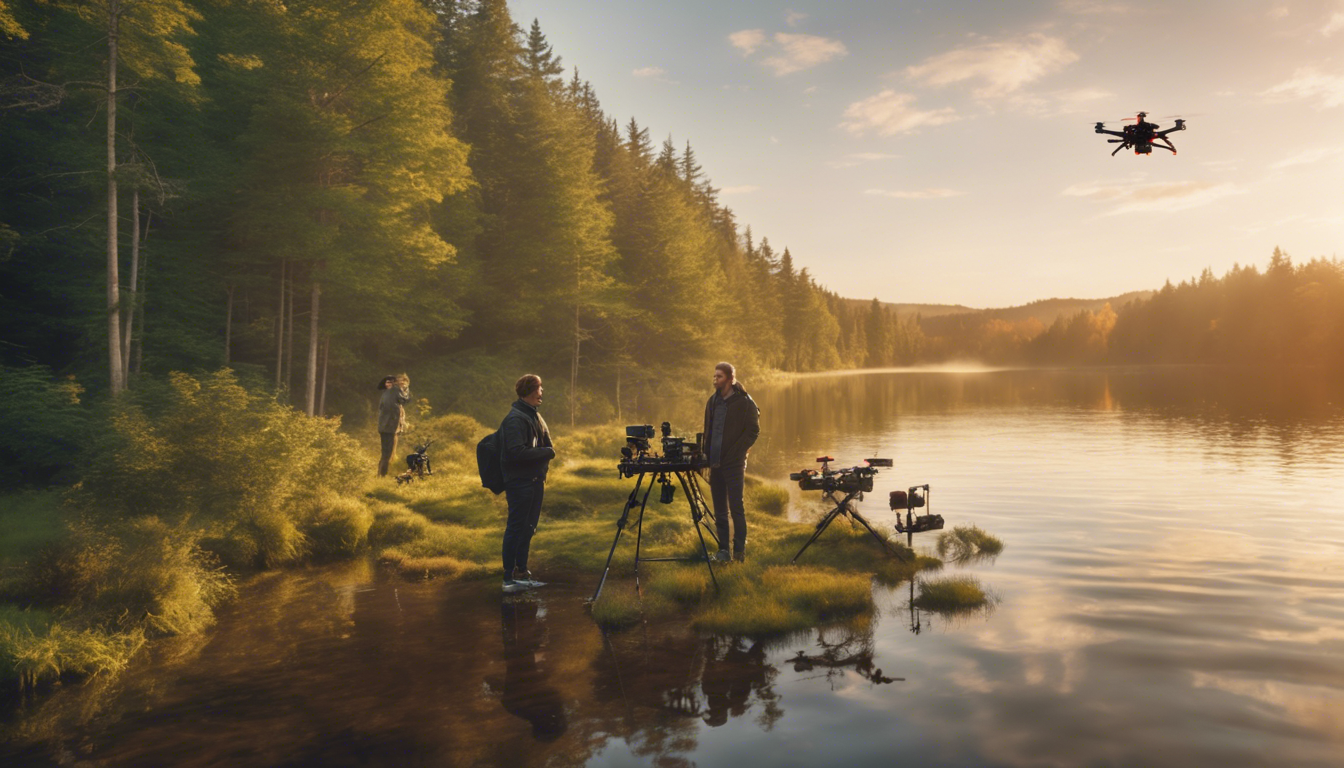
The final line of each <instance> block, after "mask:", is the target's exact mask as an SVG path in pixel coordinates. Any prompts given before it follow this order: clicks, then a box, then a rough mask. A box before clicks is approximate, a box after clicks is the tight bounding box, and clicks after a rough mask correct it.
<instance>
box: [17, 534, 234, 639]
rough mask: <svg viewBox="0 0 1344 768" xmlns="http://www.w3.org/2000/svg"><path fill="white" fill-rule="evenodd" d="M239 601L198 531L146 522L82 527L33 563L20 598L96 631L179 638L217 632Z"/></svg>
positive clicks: (21, 585) (19, 594)
mask: <svg viewBox="0 0 1344 768" xmlns="http://www.w3.org/2000/svg"><path fill="white" fill-rule="evenodd" d="M232 594H233V583H232V581H231V580H230V579H229V578H228V576H227V575H225V573H224V572H223V570H222V569H221V568H220V567H219V566H218V565H217V564H216V560H215V558H214V557H212V556H211V555H210V554H208V553H206V552H204V551H202V549H201V548H200V547H199V546H198V545H197V543H196V536H195V533H194V532H193V531H191V530H190V529H188V528H184V527H180V526H179V527H176V528H174V527H171V526H169V525H167V524H166V523H164V522H163V521H162V520H160V519H158V518H156V517H149V516H146V517H137V518H132V519H130V520H126V521H122V522H118V523H116V524H114V525H109V526H103V527H99V526H96V525H94V524H92V523H90V522H88V521H81V522H80V523H78V524H76V525H75V526H74V527H73V528H72V531H71V535H70V536H69V537H68V538H67V539H65V540H63V541H62V542H60V543H59V544H58V545H56V546H52V547H48V548H46V549H44V550H43V551H42V552H41V553H39V554H38V556H36V557H34V558H33V559H32V560H30V561H29V562H28V563H27V565H26V568H25V573H24V577H23V578H22V579H21V580H20V582H19V588H18V590H17V595H15V597H18V598H20V599H24V601H25V602H28V603H29V604H35V605H40V606H47V607H51V608H59V609H61V610H62V611H64V612H65V613H66V614H67V615H69V616H78V617H79V618H80V620H81V621H83V622H85V623H88V624H89V625H92V626H103V627H111V628H121V629H127V630H140V629H143V630H144V631H146V632H148V633H149V634H154V635H178V634H189V633H192V632H196V631H198V630H200V629H203V628H204V627H207V626H209V625H210V624H211V623H212V622H213V621H214V614H213V610H212V609H213V608H214V607H215V606H216V605H218V604H219V603H221V602H222V601H223V600H224V599H226V598H227V597H229V596H230V595H232ZM25 598H26V599H25Z"/></svg>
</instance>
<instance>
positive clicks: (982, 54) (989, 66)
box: [905, 32, 1078, 98]
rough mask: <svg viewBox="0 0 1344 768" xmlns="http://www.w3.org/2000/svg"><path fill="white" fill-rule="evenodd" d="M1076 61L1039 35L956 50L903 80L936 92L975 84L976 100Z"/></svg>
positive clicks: (908, 71) (1057, 43) (919, 67)
mask: <svg viewBox="0 0 1344 768" xmlns="http://www.w3.org/2000/svg"><path fill="white" fill-rule="evenodd" d="M1077 60H1078V54H1076V53H1074V52H1073V51H1071V50H1069V46H1068V44H1067V43H1065V42H1064V41H1063V40H1061V39H1060V38H1057V37H1049V36H1047V35H1043V34H1041V33H1039V32H1036V33H1032V34H1029V35H1026V36H1023V37H1020V38H1017V39H1015V40H1005V41H999V42H990V43H983V44H980V45H974V46H970V47H967V48H958V49H956V50H953V51H948V52H947V53H941V54H938V55H937V56H932V57H930V58H928V59H925V60H924V61H923V62H922V63H920V64H917V65H915V66H912V67H908V68H907V69H906V70H905V73H906V77H908V78H909V79H911V80H913V81H915V82H918V83H922V84H924V85H929V86H933V87H936V88H940V87H943V86H948V85H953V84H957V83H962V82H968V81H969V82H974V83H978V84H979V87H978V88H976V89H975V90H974V91H973V93H974V95H975V96H976V97H978V98H992V97H996V96H1004V95H1007V94H1010V93H1012V92H1014V91H1017V90H1018V89H1020V88H1021V87H1022V86H1024V85H1027V84H1029V83H1032V82H1035V81H1037V80H1040V79H1041V78H1043V77H1045V76H1046V75H1049V74H1051V73H1053V72H1056V71H1058V70H1060V69H1063V68H1064V67H1066V66H1068V65H1069V64H1072V63H1073V62H1075V61H1077Z"/></svg>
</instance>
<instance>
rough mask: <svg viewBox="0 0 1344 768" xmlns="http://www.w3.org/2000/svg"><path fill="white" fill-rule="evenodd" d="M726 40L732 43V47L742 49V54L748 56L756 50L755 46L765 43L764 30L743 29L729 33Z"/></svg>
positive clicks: (758, 46)
mask: <svg viewBox="0 0 1344 768" xmlns="http://www.w3.org/2000/svg"><path fill="white" fill-rule="evenodd" d="M728 42H730V43H732V44H733V47H734V48H737V49H738V50H740V51H742V55H743V56H750V55H751V54H753V53H755V52H756V49H757V48H760V47H761V46H762V45H765V30H763V29H743V30H740V31H738V32H734V33H733V34H731V35H729V36H728Z"/></svg>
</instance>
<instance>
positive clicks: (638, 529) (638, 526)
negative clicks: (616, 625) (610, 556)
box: [635, 475, 657, 597]
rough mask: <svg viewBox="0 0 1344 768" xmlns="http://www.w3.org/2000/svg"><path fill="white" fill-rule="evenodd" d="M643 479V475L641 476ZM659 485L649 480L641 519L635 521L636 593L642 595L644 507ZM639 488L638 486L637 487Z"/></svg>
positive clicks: (641, 504) (641, 506)
mask: <svg viewBox="0 0 1344 768" xmlns="http://www.w3.org/2000/svg"><path fill="white" fill-rule="evenodd" d="M640 479H641V480H642V479H643V476H642V475H641V476H640ZM655 485H657V483H655V482H654V481H653V480H649V489H648V490H647V491H645V492H644V498H642V499H640V501H639V519H638V520H636V521H635V593H636V594H638V595H639V596H640V597H643V596H644V593H643V592H641V591H640V588H639V544H640V540H641V539H642V538H643V537H644V508H645V507H647V506H648V505H649V494H650V493H653V486H655ZM636 490H638V487H636Z"/></svg>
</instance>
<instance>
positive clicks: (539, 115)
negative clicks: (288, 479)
mask: <svg viewBox="0 0 1344 768" xmlns="http://www.w3.org/2000/svg"><path fill="white" fill-rule="evenodd" d="M5 18H6V19H9V20H10V21H7V22H6V23H7V26H6V27H5V32H4V40H3V49H2V50H3V54H2V55H0V67H3V68H4V72H3V74H2V75H0V82H3V94H2V95H0V98H3V107H4V111H3V120H4V135H3V139H2V142H3V144H2V146H3V148H2V149H0V152H2V153H3V160H0V162H3V165H4V167H5V176H4V181H3V183H4V187H5V192H4V202H3V207H0V222H3V224H2V226H3V227H4V229H3V230H2V231H3V236H4V238H5V239H4V246H3V247H4V251H3V253H4V254H5V255H4V263H3V267H2V268H3V271H4V293H5V301H4V304H5V307H4V310H3V312H4V321H3V322H4V327H5V344H4V351H3V355H4V361H5V363H6V364H7V365H10V366H23V365H41V366H45V367H46V368H48V369H50V370H52V371H54V372H56V373H58V374H60V375H63V376H67V375H73V376H75V377H76V378H77V379H78V380H79V381H80V382H81V383H82V384H83V385H84V386H86V387H88V388H90V389H91V390H92V391H95V392H100V393H101V392H103V391H107V392H110V393H116V392H119V391H121V390H122V389H125V388H128V387H134V386H136V382H137V380H138V379H140V378H142V377H144V376H160V377H161V376H163V375H164V374H166V373H167V372H169V371H172V370H199V369H213V368H218V367H220V366H225V365H227V366H230V367H232V368H233V369H235V370H236V371H238V372H239V374H240V375H241V376H242V377H243V378H244V379H245V380H247V381H249V382H251V383H252V384H254V385H256V386H267V387H269V388H272V389H273V390H275V391H277V392H278V393H279V397H280V399H281V400H282V401H283V402H287V403H290V404H293V405H294V406H296V407H298V408H301V409H303V410H305V411H306V412H307V413H310V414H320V413H348V414H351V415H358V414H359V413H360V409H361V408H363V407H365V401H367V400H368V399H369V398H368V397H367V393H368V390H369V389H370V384H369V382H370V381H374V380H376V379H377V378H378V376H379V375H380V374H382V373H384V372H385V371H387V370H394V369H395V370H408V371H411V372H413V373H416V374H417V376H416V381H417V384H418V386H417V392H418V393H419V394H427V395H429V396H430V399H432V400H433V401H434V402H435V403H436V404H441V405H443V406H446V407H454V406H458V405H461V403H460V402H458V400H459V399H460V397H461V396H462V393H464V392H469V393H471V396H472V397H477V396H479V393H480V392H481V390H482V387H496V388H498V387H503V388H504V389H505V390H507V385H508V383H509V382H511V381H512V379H513V378H514V377H516V376H517V374H518V372H520V371H522V370H536V371H537V372H540V373H542V374H544V375H546V376H547V377H548V381H549V383H550V385H551V389H552V391H554V392H555V393H556V394H557V395H560V394H562V393H563V396H562V397H555V398H554V399H555V400H556V401H557V402H560V401H563V402H564V405H563V408H564V410H565V411H566V412H567V413H566V414H565V415H566V416H568V417H569V418H570V419H571V420H572V419H578V420H583V421H593V420H604V419H608V418H613V417H614V416H615V415H616V413H617V412H618V410H619V408H620V404H621V403H622V402H623V401H627V400H629V399H630V398H631V397H634V396H637V392H638V391H639V389H640V388H643V387H657V386H658V384H657V383H658V382H659V381H661V380H662V379H664V378H665V377H667V376H668V375H669V374H684V373H685V372H687V371H692V370H703V369H704V368H705V367H706V365H707V364H708V365H712V364H713V362H715V361H717V360H719V359H732V360H735V361H737V362H738V364H739V365H740V366H741V367H743V368H744V369H745V370H762V369H777V370H821V369H828V368H841V367H857V366H865V365H872V366H886V365H894V364H908V363H912V362H914V360H915V357H916V355H917V353H918V343H917V335H918V334H917V331H916V327H915V324H914V323H913V322H911V321H905V322H902V321H898V320H897V318H896V317H895V315H894V313H890V312H886V311H884V310H883V309H882V308H881V307H880V306H877V305H874V306H873V307H872V308H871V309H870V310H869V311H854V310H852V309H851V308H850V307H849V306H847V305H846V304H845V303H843V302H841V301H840V300H839V298H838V297H837V296H835V295H834V294H833V293H831V292H829V291H827V290H825V289H824V288H822V287H821V286H819V285H818V284H817V282H816V281H815V280H814V279H813V277H812V275H811V274H809V272H808V270H807V269H805V268H803V269H799V268H797V267H796V266H795V264H794V259H793V255H792V254H791V253H790V252H789V250H788V249H787V248H783V249H777V248H775V247H774V246H772V245H771V243H770V241H769V239H768V237H765V236H762V237H759V238H757V237H755V236H754V235H753V234H752V232H751V230H750V228H749V227H740V226H739V224H738V222H737V221H736V220H735V218H734V216H733V213H732V211H731V210H729V209H728V208H727V207H726V206H724V205H722V204H721V203H720V202H719V200H718V198H717V192H716V189H715V188H714V186H713V185H712V183H711V182H710V180H709V179H708V177H707V176H706V174H705V173H704V171H703V169H702V168H701V167H700V165H699V163H698V161H697V159H696V155H695V152H694V149H693V148H692V146H691V144H690V143H689V142H676V141H674V139H673V138H672V137H670V136H669V137H667V138H666V139H665V140H663V141H662V142H661V144H660V143H658V142H656V141H655V140H654V139H652V138H651V137H650V130H649V128H647V127H644V126H641V125H640V124H639V122H638V121H637V120H635V119H634V118H630V119H628V120H626V121H624V122H620V121H618V120H617V119H615V118H613V117H610V116H609V115H607V114H606V113H605V112H604V111H603V109H602V106H601V104H600V103H599V101H598V98H597V95H596V94H595V93H594V91H593V89H592V87H591V86H590V85H589V84H588V83H586V82H584V81H583V80H582V79H580V78H579V76H578V73H577V71H575V73H574V74H573V75H572V76H570V77H568V78H566V77H565V76H564V69H563V67H562V65H561V59H560V57H559V56H557V55H556V54H554V53H553V52H552V49H551V46H550V44H549V43H548V42H547V40H546V37H545V35H544V34H543V32H542V30H541V27H540V25H539V24H538V23H536V22H533V23H532V25H531V28H530V30H529V31H528V32H526V33H524V32H523V31H522V30H521V29H520V28H519V27H518V26H517V25H516V24H515V23H514V21H513V20H512V19H511V17H510V15H509V10H508V8H507V6H506V4H505V3H504V2H503V1H502V0H483V1H482V2H476V3H463V2H454V1H452V0H446V1H435V2H429V3H427V4H422V3H420V2H416V0H373V1H372V2H360V3H351V2H341V1H339V0H338V1H337V2H331V1H330V0H303V1H301V2H297V3H290V4H286V5H280V4H276V3H270V2H213V1H212V0H204V1H203V2H192V3H188V2H185V0H105V1H102V0H100V2H95V3H83V2H44V3H38V2H31V1H29V2H22V3H15V2H10V3H9V5H8V6H7V15H6V16H5ZM113 50H114V51H115V55H113V54H111V53H109V52H110V51H113ZM109 62H111V63H112V64H111V65H109Z"/></svg>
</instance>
